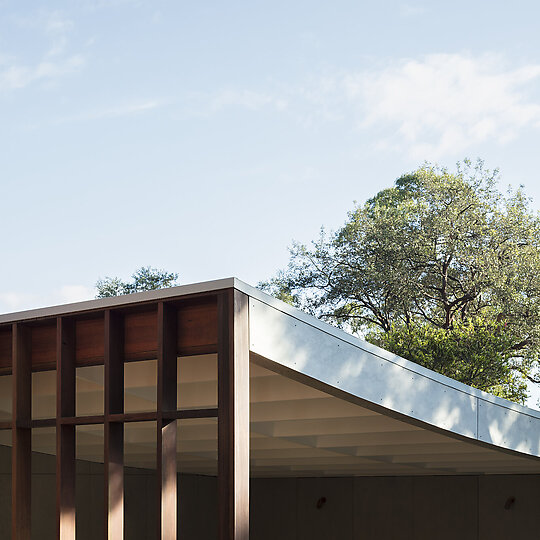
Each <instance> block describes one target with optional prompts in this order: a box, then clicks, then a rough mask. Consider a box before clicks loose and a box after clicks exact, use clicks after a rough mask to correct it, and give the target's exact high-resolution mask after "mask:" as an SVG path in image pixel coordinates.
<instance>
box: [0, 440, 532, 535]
mask: <svg viewBox="0 0 540 540" xmlns="http://www.w3.org/2000/svg"><path fill="white" fill-rule="evenodd" d="M10 462H11V459H10V454H9V449H6V448H3V447H0V538H1V539H2V540H4V539H9V537H10V536H9V530H10V500H11V471H10ZM54 467H55V458H54V456H44V455H40V454H35V455H34V456H33V464H32V472H33V477H32V491H33V493H32V540H53V539H54V538H55V477H54ZM125 485H126V496H125V508H126V521H125V523H126V525H125V527H126V535H125V538H126V540H153V539H156V534H155V532H156V523H157V505H156V504H155V503H151V504H148V503H147V501H155V500H156V497H155V491H156V483H155V478H154V471H145V470H140V469H126V476H125ZM216 488H217V486H216V479H215V478H211V477H204V476H188V475H179V491H180V497H179V506H178V518H179V527H180V534H179V538H181V539H182V540H215V539H216V538H217V489H216ZM510 498H513V499H514V502H513V504H511V505H510V507H509V508H508V509H505V504H506V503H507V501H508V500H509V499H510ZM323 500H324V501H325V502H323ZM317 503H319V504H317ZM103 519H104V508H103V468H102V466H101V465H100V464H93V463H87V462H79V463H78V466H77V540H95V539H97V538H102V537H103ZM538 537H540V476H538V475H530V476H527V475H501V476H497V475H493V476H453V477H452V476H426V477H371V478H366V477H361V478H276V479H255V480H252V483H251V540H276V539H279V540H456V539H458V538H459V539H460V540H521V539H523V540H529V539H531V538H538Z"/></svg>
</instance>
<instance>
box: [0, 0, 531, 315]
mask: <svg viewBox="0 0 540 540" xmlns="http://www.w3.org/2000/svg"><path fill="white" fill-rule="evenodd" d="M539 18H540V6H539V5H538V3H537V2H533V1H519V0H516V1H515V2H512V3H511V4H509V3H508V2H503V1H496V0H495V1H490V2H487V1H476V2H470V0H469V1H467V2H464V1H460V0H457V1H454V2H447V1H445V2H437V1H430V2H402V1H378V2H366V1H364V2H358V1H344V0H335V1H334V2H331V3H328V2H327V3H323V2H308V1H303V0H299V1H296V2H290V1H287V2H283V1H280V0H274V1H273V2H261V1H256V0H251V1H250V2H247V1H246V2H238V1H234V0H231V1H229V2H212V1H207V2H179V1H177V0H176V1H173V0H170V1H166V0H163V1H161V0H152V1H145V0H70V1H64V2H61V1H54V0H48V1H47V2H37V1H35V2H32V1H27V2H15V1H9V0H0V144H1V151H0V186H1V191H0V193H1V196H0V205H1V212H0V222H1V226H2V231H3V234H2V262H3V264H2V265H1V266H0V278H1V279H0V283H1V285H0V313H4V312H11V311H17V310H21V309H27V308H32V307H38V306H44V305H51V304H57V303H64V302H70V301H78V300H81V299H86V298H92V297H93V296H94V295H95V290H94V285H95V282H96V280H97V279H98V278H103V277H105V276H119V277H121V278H124V279H127V278H129V276H130V275H131V273H132V272H133V271H134V270H135V269H136V268H139V267H140V266H146V265H151V266H154V267H158V268H163V269H166V270H168V271H175V272H178V273H179V275H180V282H181V283H190V282H197V281H205V280H209V279H216V278H222V277H229V276H236V277H239V278H240V279H243V280H244V281H247V282H248V283H251V284H254V285H255V284H256V283H257V282H258V281H260V280H264V279H267V278H269V277H271V276H272V275H274V274H275V272H276V271H277V270H278V269H280V268H283V267H284V266H285V265H286V264H287V261H288V246H290V245H291V243H292V241H293V240H296V241H300V242H310V241H311V240H312V239H314V238H315V237H317V235H318V231H319V229H320V227H321V226H322V225H324V226H325V227H326V228H328V229H330V230H331V229H336V228H338V227H339V226H340V225H341V224H342V223H343V222H344V221H345V219H346V217H347V212H348V211H350V210H352V209H353V208H354V205H355V201H356V202H357V203H361V202H363V201H365V200H366V199H367V198H369V197H371V196H373V195H374V194H375V193H377V192H378V191H379V190H380V189H383V188H385V187H389V186H390V185H391V184H392V183H393V182H394V180H395V179H396V178H398V177H399V176H400V175H402V174H403V173H405V172H409V171H412V170H414V169H416V168H417V167H419V166H420V165H421V164H422V163H423V162H425V161H429V162H431V163H439V164H440V165H444V166H447V167H449V168H452V167H454V165H455V163H456V162H457V161H458V160H461V159H463V158H465V157H469V158H472V159H475V158H477V157H480V158H482V159H483V160H484V161H485V164H486V166H487V167H488V168H496V167H498V168H499V169H500V170H501V179H502V180H501V189H506V188H507V186H508V185H510V186H513V187H517V186H519V185H524V187H525V192H526V193H527V194H528V195H529V196H530V197H531V198H532V207H533V208H534V209H537V210H538V209H540V182H539V181H538V180H537V175H538V155H539V153H538V150H539V148H540V33H539V32H538V23H537V21H538V20H539Z"/></svg>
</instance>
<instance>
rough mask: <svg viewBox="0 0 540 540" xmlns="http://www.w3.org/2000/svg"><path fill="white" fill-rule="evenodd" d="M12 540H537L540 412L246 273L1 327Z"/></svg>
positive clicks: (0, 477) (1, 519)
mask: <svg viewBox="0 0 540 540" xmlns="http://www.w3.org/2000/svg"><path fill="white" fill-rule="evenodd" d="M0 501H1V504H0V537H1V538H2V539H9V538H11V539H12V540H31V539H32V540H42V539H43V540H49V539H55V538H59V539H61V540H75V539H77V540H95V539H98V538H105V539H109V540H121V539H123V538H125V539H126V540H158V539H159V540H176V539H177V538H178V539H181V540H192V539H193V540H206V539H217V538H219V539H220V540H247V539H248V538H251V539H252V540H270V539H272V540H274V539H278V538H279V539H280V540H304V539H306V540H307V539H309V540H353V539H354V540H360V539H367V540H371V539H373V540H391V539H399V540H413V539H414V540H423V539H426V540H428V539H429V540H436V539H452V540H453V539H457V538H459V539H460V540H468V539H471V540H472V539H475V540H487V539H489V540H498V539H501V540H503V539H513V540H519V539H529V538H537V537H538V535H539V534H540V533H539V531H540V511H539V509H540V412H538V411H535V410H532V409H529V408H526V407H523V406H520V405H517V404H515V403H511V402H508V401H506V400H503V399H500V398H497V397H494V396H492V395H489V394H486V393H484V392H481V391H479V390H476V389H474V388H471V387H468V386H466V385H463V384H461V383H458V382H456V381H454V380H452V379H449V378H447V377H444V376H442V375H439V374H437V373H435V372H433V371H430V370H427V369H425V368H423V367H421V366H418V365H416V364H414V363H412V362H409V361H407V360H404V359H402V358H400V357H397V356H395V355H393V354H391V353H389V352H387V351H384V350H382V349H380V348H377V347H375V346H373V345H370V344H368V343H366V342H364V341H362V340H360V339H357V338H355V337H353V336H351V335H349V334H347V333H345V332H343V331H341V330H338V329H336V328H334V327H332V326H330V325H327V324H325V323H323V322H321V321H319V320H317V319H315V318H313V317H310V316H309V315H306V314H305V313H303V312H300V311H298V310H296V309H294V308H292V307H290V306H289V305H287V304H284V303H283V302H280V301H279V300H276V299H274V298H272V297H270V296H268V295H266V294H265V293H263V292H261V291H259V290H257V289H255V288H253V287H251V286H249V285H247V284H245V283H243V282H241V281H239V280H238V279H236V278H228V279H222V280H217V281H212V282H206V283H197V284H192V285H184V286H180V287H173V288H169V289H162V290H158V291H150V292H144V293H138V294H132V295H127V296H121V297H113V298H104V299H99V300H92V301H88V302H81V303H77V304H70V305H63V306H55V307H49V308H44V309H37V310H31V311H25V312H20V313H12V314H6V315H0Z"/></svg>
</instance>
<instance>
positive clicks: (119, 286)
mask: <svg viewBox="0 0 540 540" xmlns="http://www.w3.org/2000/svg"><path fill="white" fill-rule="evenodd" d="M131 279H132V281H131V282H126V281H122V280H121V279H120V278H117V277H112V278H111V277H105V278H104V279H99V280H98V281H97V283H96V289H97V295H96V298H106V297H109V296H120V295H122V294H131V293H136V292H141V291H153V290H155V289H163V288H166V287H173V286H174V285H176V280H177V279H178V274H176V273H173V272H166V271H165V270H159V269H157V268H152V267H151V266H141V268H139V269H137V270H136V271H135V272H134V273H133V275H132V276H131Z"/></svg>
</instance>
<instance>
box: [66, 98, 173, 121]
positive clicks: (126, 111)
mask: <svg viewBox="0 0 540 540" xmlns="http://www.w3.org/2000/svg"><path fill="white" fill-rule="evenodd" d="M168 103H169V102H168V101H165V100H160V99H147V100H141V101H128V102H125V103H121V104H119V105H115V106H112V107H105V108H102V109H94V110H90V111H87V112H83V113H81V114H77V115H74V116H68V117H65V118H61V119H59V120H58V123H61V124H62V123H69V122H82V121H87V120H101V119H107V118H118V117H122V116H133V115H135V114H141V113H144V112H147V111H151V110H153V109H157V108H159V107H163V106H165V105H167V104H168Z"/></svg>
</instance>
